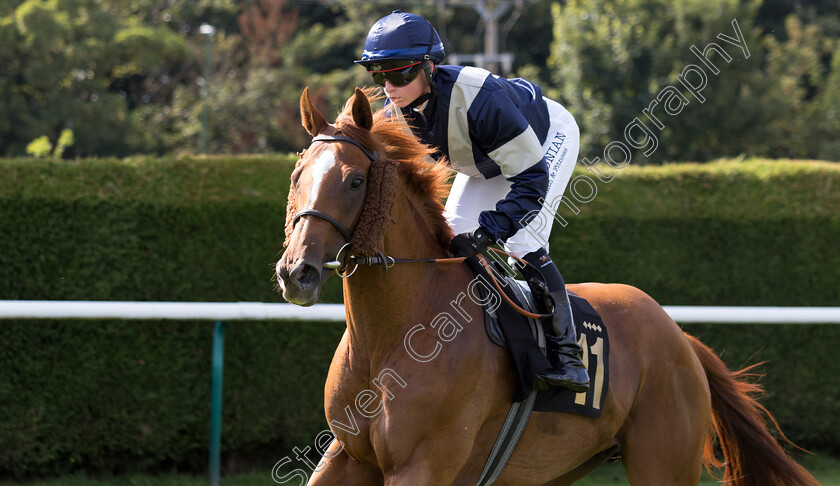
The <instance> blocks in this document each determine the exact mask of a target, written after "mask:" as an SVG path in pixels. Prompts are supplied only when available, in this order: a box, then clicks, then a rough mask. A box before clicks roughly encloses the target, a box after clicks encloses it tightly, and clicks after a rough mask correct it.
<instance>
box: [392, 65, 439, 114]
mask: <svg viewBox="0 0 840 486" xmlns="http://www.w3.org/2000/svg"><path fill="white" fill-rule="evenodd" d="M429 64H430V65H431V66H430V67H431V69H432V72H434V68H435V66H434V64H433V63H429ZM431 90H432V88H431V87H430V86H429V81H428V80H427V79H426V75H425V73H423V72H422V71H421V72H420V74H419V75H418V76H417V77H415V78H414V80H412V81H411V82H410V83H408V84H406V85H405V86H394V85H393V84H391V82H390V81H388V80H385V95H386V96H388V99H389V100H391V103H393V104H395V105H396V106H398V107H400V108H405V107H406V106H408V105H410V104H411V102H413V101H414V100H416V99H417V98H419V97H420V96H421V95H423V94H426V93H428V92H430V91H431Z"/></svg>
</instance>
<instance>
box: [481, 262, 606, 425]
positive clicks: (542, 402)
mask: <svg viewBox="0 0 840 486" xmlns="http://www.w3.org/2000/svg"><path fill="white" fill-rule="evenodd" d="M467 262H468V263H469V264H470V267H471V268H472V269H473V272H474V273H475V274H476V276H482V277H483V278H484V279H486V281H487V282H492V280H491V278H490V276H489V275H488V274H487V270H486V269H485V268H484V266H482V265H481V263H479V262H478V261H477V260H475V259H468V260H467ZM491 265H492V264H491ZM495 265H496V270H495V271H494V272H493V274H494V276H495V278H496V279H497V280H498V281H499V284H500V286H501V288H502V290H503V291H504V292H505V294H507V296H508V297H509V298H510V299H511V300H512V301H513V302H515V303H517V305H519V306H520V307H521V308H523V309H524V310H526V311H528V312H532V313H539V312H540V310H539V309H538V308H537V305H536V303H535V302H534V299H533V298H532V296H531V289H530V287H529V286H528V284H527V283H526V282H524V281H522V280H516V279H514V278H513V277H511V276H510V275H508V274H507V273H506V272H505V271H504V270H503V269H501V268H499V267H498V264H495ZM491 285H492V284H491ZM477 288H478V290H479V292H481V293H482V295H481V297H482V299H485V300H484V301H486V300H489V297H488V295H487V292H488V291H490V292H498V289H497V288H496V287H495V286H492V287H485V286H477ZM569 300H570V302H571V306H572V315H573V321H574V323H575V328H576V330H577V335H578V342H579V343H580V345H581V348H582V349H583V363H584V365H585V366H586V369H587V372H588V373H589V380H590V387H589V390H588V391H586V392H584V393H574V392H572V391H569V390H566V389H564V388H550V389H548V390H545V391H539V392H537V395H536V400H535V402H534V410H536V411H546V412H569V413H576V414H580V415H585V416H588V417H599V416H600V415H601V408H602V406H603V404H604V398H605V396H606V390H608V389H609V336H608V334H607V328H606V326H604V323H603V321H602V319H601V316H600V315H598V313H597V312H596V311H595V309H594V308H593V307H592V306H591V305H590V304H589V302H588V301H587V300H586V299H584V298H582V297H580V296H578V295H577V294H575V293H573V292H569ZM483 308H484V328H485V331H486V332H487V336H488V337H489V338H490V340H491V341H492V342H493V343H494V344H496V345H498V346H500V347H503V348H506V349H508V351H509V352H510V353H511V357H512V358H513V362H514V366H515V370H514V371H515V374H516V378H517V384H516V388H515V391H514V397H513V401H514V402H521V401H522V400H525V399H526V398H527V397H528V396H529V395H530V393H531V391H532V390H533V386H532V384H531V381H532V377H533V376H534V375H535V374H536V373H539V372H540V371H542V370H544V369H545V368H546V367H547V366H549V365H548V359H547V357H546V338H545V330H544V328H543V323H542V322H540V321H539V320H538V319H534V318H530V317H526V316H524V315H522V314H520V313H518V312H516V311H515V310H514V309H513V308H512V307H511V306H509V305H508V304H507V303H506V302H504V301H502V303H501V304H500V305H499V306H498V307H496V308H495V309H493V308H491V307H490V306H483ZM535 344H536V345H535Z"/></svg>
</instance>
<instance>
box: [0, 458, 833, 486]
mask: <svg viewBox="0 0 840 486" xmlns="http://www.w3.org/2000/svg"><path fill="white" fill-rule="evenodd" d="M799 459H800V461H801V463H802V464H803V465H804V466H805V467H806V468H807V469H808V470H809V471H810V472H811V473H812V474H814V476H815V477H816V478H817V480H819V482H820V484H821V485H822V486H840V457H836V456H829V455H826V454H815V455H808V456H803V457H800V458H799ZM207 484H209V481H208V478H207V476H205V475H201V476H196V475H188V474H161V475H147V474H135V475H128V476H115V477H112V478H107V479H90V478H86V477H82V476H67V477H62V478H58V479H50V480H44V481H30V482H25V483H7V482H0V486H12V485H16V486H17V485H20V486H206V485H207ZM221 484H222V486H262V485H273V484H277V483H276V482H274V481H273V480H272V478H271V472H270V471H268V470H264V471H252V472H248V473H241V474H235V475H231V476H227V477H224V478H222V481H221ZM289 484H291V485H294V484H295V483H294V482H290V483H289ZM629 484H630V483H628V482H627V477H626V476H625V474H624V468H623V467H622V466H621V464H606V465H604V466H601V467H600V468H598V469H597V470H596V471H595V472H593V473H592V474H590V475H589V476H587V477H585V478H584V479H582V480H581V481H578V482H577V483H575V485H576V486H628V485H629ZM719 484H720V483H718V482H717V481H714V480H713V479H711V478H709V477H708V476H707V475H705V474H704V475H703V479H702V480H701V481H700V486H715V485H719Z"/></svg>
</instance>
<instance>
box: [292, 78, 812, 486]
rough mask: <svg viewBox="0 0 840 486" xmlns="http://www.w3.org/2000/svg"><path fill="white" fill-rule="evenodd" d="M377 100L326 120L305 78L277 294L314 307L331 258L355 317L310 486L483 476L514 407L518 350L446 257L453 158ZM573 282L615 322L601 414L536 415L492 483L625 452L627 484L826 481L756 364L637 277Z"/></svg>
mask: <svg viewBox="0 0 840 486" xmlns="http://www.w3.org/2000/svg"><path fill="white" fill-rule="evenodd" d="M375 99H381V95H380V94H376V93H375V92H374V91H372V90H370V89H368V90H364V91H363V90H360V89H359V88H356V91H355V93H354V95H353V96H351V97H350V99H349V100H348V101H347V103H346V105H345V107H344V108H343V110H342V111H341V112H340V113H339V115H338V117H337V118H336V120H335V122H334V123H333V124H330V123H328V122H327V120H326V118H325V117H324V115H323V114H322V113H321V112H320V111H318V109H317V108H315V107H314V106H313V104H312V102H311V100H310V98H309V94H308V88H307V89H305V90H304V91H303V94H302V95H301V99H300V109H301V121H302V124H303V127H304V128H305V129H306V131H307V132H308V133H309V134H310V135H312V136H313V137H314V138H313V141H312V143H311V145H310V146H309V147H308V148H306V149H305V150H304V151H303V152H302V153H300V154H298V155H299V157H300V158H299V160H298V161H297V163H296V165H295V168H294V171H293V172H292V175H291V185H290V189H289V200H288V207H287V215H286V216H287V217H286V226H285V231H286V239H285V243H284V245H285V251H284V252H283V254H282V256H281V258H280V260H279V261H278V262H277V264H276V280H277V284H278V287H279V288H278V291H282V295H283V297H284V299H285V300H287V301H288V302H291V303H294V304H298V305H301V306H309V305H312V304H314V303H315V302H317V300H318V296H319V291H320V288H321V285H322V284H323V282H324V281H325V280H326V279H327V278H328V277H329V276H330V275H331V273H332V272H333V271H335V272H337V273H339V275H340V276H342V277H345V278H344V279H343V297H344V304H345V308H346V315H347V327H346V330H345V332H344V335H343V337H342V338H341V341H340V343H339V344H338V347H337V349H336V351H335V355H334V357H333V359H332V363H331V364H330V368H329V374H328V377H327V380H326V383H325V387H324V406H325V412H326V418H327V421H328V423H329V424H330V429H331V431H332V433H333V435H334V437H333V438H332V439H331V440H332V442H331V443H329V446H328V447H326V443H325V447H324V450H322V451H320V452H323V457H322V459H321V461H320V462H319V463H318V466H317V468H315V470H314V473H313V475H312V477H311V478H310V479H309V483H308V484H309V485H310V486H322V485H330V486H335V485H346V486H355V485H359V486H362V485H364V486H370V485H387V486H397V485H400V486H403V485H406V486H407V485H412V486H417V485H428V486H432V485H434V486H439V485H474V484H476V480H477V478H478V477H479V475H480V474H481V472H482V468H483V466H484V464H485V461H486V460H487V458H488V455H489V454H490V451H491V448H492V445H493V443H494V440H495V438H496V437H497V436H498V434H499V431H500V428H501V427H502V423H503V421H504V419H505V415H506V412H507V410H508V409H509V408H510V405H511V398H512V394H513V390H514V385H515V384H514V380H515V376H514V372H513V371H512V369H511V367H512V365H511V359H510V357H509V354H508V353H506V350H505V349H503V348H501V347H499V346H497V345H496V344H493V343H492V342H491V341H490V339H488V337H487V335H486V333H485V329H484V326H483V325H482V323H483V309H482V303H481V302H475V301H473V299H464V298H463V295H464V290H465V289H466V288H467V287H468V286H469V285H470V282H471V281H473V279H474V275H473V274H472V273H471V270H470V269H469V268H468V266H467V265H465V264H458V263H447V262H446V261H447V260H446V259H447V258H450V257H451V255H450V254H449V251H448V247H449V242H450V240H451V238H452V230H451V229H450V227H449V225H448V224H447V222H446V220H445V218H444V216H443V205H442V202H441V201H442V200H443V199H444V198H445V197H446V194H447V188H448V186H447V183H448V180H449V176H450V171H449V169H447V167H446V165H445V164H443V163H438V164H430V163H429V162H430V156H431V155H432V154H433V153H434V149H433V148H431V147H427V146H425V145H423V144H421V143H420V142H419V141H418V140H417V139H416V138H414V136H413V135H412V134H411V132H410V129H409V128H408V126H407V125H406V124H405V122H404V121H400V120H397V119H396V118H395V117H391V116H388V115H387V114H386V113H385V110H384V109H380V110H377V111H376V112H375V113H374V112H373V110H372V109H371V101H373V100H375ZM392 254H393V255H397V257H398V258H403V259H407V260H411V261H415V262H416V261H422V262H426V263H406V264H402V263H399V264H395V263H396V260H397V258H396V257H392V256H391V255H392ZM366 261H367V262H368V263H373V264H368V265H364V264H361V265H360V264H359V262H362V263H364V262H366ZM354 262H355V263H354ZM432 262H437V263H432ZM336 266H340V267H341V268H336ZM351 267H352V268H351ZM568 288H569V290H571V291H573V292H574V293H576V294H578V295H579V296H581V297H583V298H585V299H586V300H588V301H589V303H590V304H591V305H592V306H593V308H594V309H595V310H597V312H598V313H599V314H600V316H601V317H602V319H603V322H604V325H605V326H606V327H607V328H608V329H609V332H610V339H611V343H612V344H611V355H610V363H611V364H610V367H611V375H610V380H609V386H608V389H607V390H605V393H606V397H605V399H604V405H603V409H602V412H601V415H600V417H598V418H591V417H584V416H580V415H573V414H568V413H560V412H533V413H532V415H531V417H530V420H529V421H528V423H527V426H526V427H525V429H524V432H523V433H522V435H521V437H520V440H519V443H518V445H517V446H516V449H515V450H514V452H513V454H512V456H511V457H510V460H509V462H508V464H507V466H506V468H505V469H504V471H503V472H502V474H501V476H500V477H499V478H498V479H497V480H496V482H495V484H497V485H500V486H503V485H516V486H531V485H534V486H535V485H552V486H561V485H570V484H573V483H574V482H575V481H577V480H579V479H580V478H582V477H584V476H585V475H586V474H588V473H590V472H591V471H593V470H594V469H595V468H597V467H598V466H599V465H601V464H603V463H604V462H605V461H607V460H608V459H610V458H611V457H614V455H615V453H616V451H619V453H620V458H621V461H622V462H623V465H624V468H625V470H626V473H627V478H628V480H629V481H630V484H632V485H634V486H637V485H643V486H651V485H654V486H664V485H685V486H687V485H696V484H697V483H698V481H699V479H700V476H701V472H702V469H703V466H705V467H706V468H707V469H710V468H711V469H713V470H717V469H715V468H720V467H723V480H724V481H726V482H727V484H732V485H734V486H768V485H786V486H791V485H816V484H818V483H817V481H816V480H815V479H814V478H813V477H812V476H811V475H810V474H809V473H808V472H807V471H806V470H805V469H804V468H803V467H801V466H800V465H798V464H797V463H796V462H795V461H793V460H792V459H791V458H790V457H789V456H788V455H787V453H786V452H785V448H784V447H783V443H784V442H785V441H787V439H786V438H785V437H784V435H783V434H781V431H780V430H778V424H777V423H776V422H775V420H774V419H773V418H772V415H771V414H770V412H768V411H767V410H766V409H765V408H764V407H763V406H762V405H761V404H760V403H759V402H758V401H757V398H756V394H757V393H759V392H760V391H761V388H760V385H758V384H756V383H754V381H755V380H754V379H753V378H754V377H753V376H752V375H754V374H755V373H754V372H753V371H752V367H748V368H745V369H742V370H740V371H737V372H733V371H730V370H729V369H728V368H727V367H726V365H725V364H724V363H723V362H722V361H721V359H720V358H718V356H717V355H716V354H715V353H714V352H713V351H712V350H711V349H710V348H709V347H707V346H706V345H704V344H703V343H701V342H700V341H699V340H698V339H696V338H694V337H692V336H690V335H687V334H685V333H684V332H683V331H682V330H681V329H680V327H679V326H678V325H677V324H676V323H675V322H674V321H673V320H672V319H671V318H670V317H669V316H668V314H667V313H666V312H665V311H664V310H663V308H662V307H661V306H660V305H659V304H657V303H656V302H655V301H654V300H653V299H652V298H651V297H650V296H648V295H647V294H645V293H644V292H642V291H641V290H639V289H637V288H634V287H632V286H628V285H622V284H601V283H584V284H574V285H569V286H568ZM459 295H460V296H461V298H459ZM456 303H457V304H458V306H457V307H458V312H456V311H455V310H453V309H455V307H456V306H455V304H456ZM754 366H755V365H754ZM766 424H773V425H774V426H775V427H771V426H770V425H766ZM777 431H778V435H780V439H778V440H777V439H776V438H774V435H773V434H774V433H776V432H777ZM788 442H789V441H788ZM719 456H722V460H721V459H719Z"/></svg>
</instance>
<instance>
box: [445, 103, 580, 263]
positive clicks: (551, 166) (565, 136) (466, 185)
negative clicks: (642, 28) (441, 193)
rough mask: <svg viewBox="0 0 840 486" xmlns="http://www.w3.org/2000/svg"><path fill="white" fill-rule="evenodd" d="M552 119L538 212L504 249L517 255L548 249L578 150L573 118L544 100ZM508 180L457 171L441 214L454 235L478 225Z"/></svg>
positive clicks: (502, 193)
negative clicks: (544, 184) (544, 186)
mask: <svg viewBox="0 0 840 486" xmlns="http://www.w3.org/2000/svg"><path fill="white" fill-rule="evenodd" d="M545 101H546V104H547V105H548V112H549V116H550V119H551V126H550V127H549V130H548V136H547V137H546V140H545V143H544V144H543V153H544V154H545V160H546V163H547V165H548V178H549V182H548V191H547V192H546V197H545V199H544V200H543V206H542V208H541V209H540V211H539V214H538V215H537V216H536V217H534V218H533V219H532V220H531V222H530V223H529V224H528V225H527V226H525V228H524V229H521V230H519V231H518V232H517V233H516V234H515V235H513V236H512V237H511V238H509V239H508V241H507V243H506V244H505V248H506V250H507V251H508V252H510V253H511V254H513V255H516V256H518V257H522V256H524V255H527V254H528V253H530V252H532V251H536V250H539V249H540V248H545V249H546V250H547V249H548V236H549V234H551V227H552V225H553V223H554V213H555V211H557V207H558V206H559V205H560V200H561V198H562V197H563V193H564V192H565V190H566V186H567V185H568V184H569V179H571V177H572V171H573V170H574V167H575V163H577V157H578V151H579V149H580V130H579V129H578V126H577V123H576V122H575V119H574V117H573V116H572V115H571V113H569V111H568V110H566V108H564V107H563V106H562V105H561V104H560V103H557V102H556V101H553V100H550V99H548V98H546V99H545ZM510 186H511V183H510V181H508V180H506V179H505V178H504V177H502V176H497V177H494V178H492V179H489V180H488V179H484V178H482V177H480V176H477V177H470V176H467V175H465V174H458V175H457V176H456V177H455V180H454V181H453V183H452V190H451V191H450V193H449V198H448V199H447V200H446V209H445V211H444V216H446V219H447V221H449V224H450V225H451V226H452V229H453V231H454V232H455V234H458V233H466V232H471V231H474V230H475V229H476V228H478V216H479V215H480V214H481V212H482V211H486V210H488V209H489V210H492V209H494V208H495V207H496V203H497V202H499V201H500V200H502V199H504V198H505V196H507V194H508V192H510Z"/></svg>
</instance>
